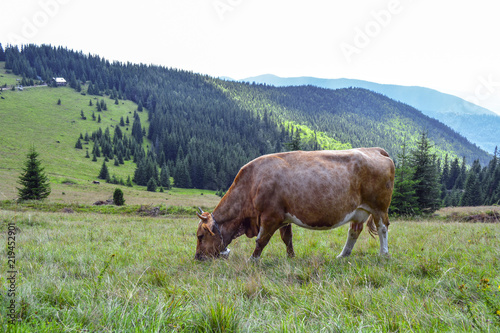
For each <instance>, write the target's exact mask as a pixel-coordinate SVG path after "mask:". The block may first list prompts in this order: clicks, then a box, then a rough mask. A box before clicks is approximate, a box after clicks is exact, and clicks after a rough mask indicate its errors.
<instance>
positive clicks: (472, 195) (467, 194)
mask: <svg viewBox="0 0 500 333" xmlns="http://www.w3.org/2000/svg"><path fill="white" fill-rule="evenodd" d="M481 204H482V199H481V188H480V184H479V181H478V179H477V175H476V173H475V172H474V171H473V170H471V171H470V173H469V176H468V177H467V180H466V181H465V189H464V194H463V195H462V199H461V200H460V206H480V205H481Z"/></svg>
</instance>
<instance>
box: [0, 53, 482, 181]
mask: <svg viewBox="0 0 500 333" xmlns="http://www.w3.org/2000/svg"><path fill="white" fill-rule="evenodd" d="M5 55H6V62H5V64H4V65H2V67H3V66H5V68H2V69H1V70H0V72H1V73H0V74H1V75H3V77H2V76H0V79H4V80H5V83H6V84H7V85H9V84H12V82H21V83H24V84H32V83H37V82H38V81H39V80H40V79H42V80H43V81H46V82H50V80H51V78H52V77H54V76H62V77H64V78H66V79H67V81H68V82H69V85H70V86H71V87H72V88H73V89H72V88H69V87H67V88H61V87H59V88H49V87H25V88H24V90H23V91H12V90H8V91H4V92H3V93H2V97H4V99H2V100H0V115H1V117H2V125H1V126H2V128H1V129H2V135H1V136H0V137H1V139H0V140H2V143H3V142H4V144H2V146H3V147H2V148H0V149H1V150H0V153H1V155H2V156H1V157H0V166H1V168H2V169H1V170H7V171H12V170H15V169H16V168H17V170H20V167H19V163H20V162H22V160H23V158H24V152H23V150H24V151H27V148H28V147H29V146H30V145H31V144H32V143H34V144H35V145H36V146H37V148H38V150H39V151H40V152H41V153H42V154H41V157H42V159H46V161H45V162H46V163H47V168H48V171H50V176H51V177H54V178H55V179H54V180H55V181H58V180H61V179H64V178H65V177H70V178H74V179H77V180H79V179H82V180H83V181H86V182H88V181H89V180H91V179H93V178H95V177H96V176H97V174H98V171H99V169H100V167H101V165H102V158H101V159H100V160H99V161H98V162H91V161H90V159H87V158H85V150H86V149H85V148H87V147H88V148H89V152H92V151H93V150H94V147H95V146H96V145H97V146H99V145H101V146H102V145H103V144H105V142H102V140H99V139H98V140H94V139H92V140H89V141H88V142H87V145H85V143H84V146H83V148H84V149H83V150H79V149H75V148H74V145H75V143H76V141H77V139H78V137H79V135H80V133H81V134H82V135H85V134H86V133H88V134H89V135H91V133H92V132H93V131H96V130H97V129H98V128H99V127H100V128H101V129H102V131H103V132H104V131H105V129H106V128H108V130H109V132H110V133H111V134H110V135H111V136H112V135H113V131H114V130H113V129H114V128H116V126H117V125H118V122H119V120H120V118H121V117H126V116H128V117H129V118H130V124H129V126H128V130H127V129H126V127H122V129H123V132H124V133H125V135H126V136H127V140H128V141H126V145H127V147H125V148H123V147H121V148H120V150H121V151H127V150H128V152H129V153H130V155H131V156H133V160H134V161H125V164H124V165H120V166H119V167H114V166H113V163H109V164H108V167H109V168H110V173H111V174H112V175H113V174H114V175H116V176H117V177H120V178H126V177H128V176H131V177H134V179H135V181H136V183H137V184H140V185H146V183H147V182H148V181H149V180H150V179H151V178H154V179H158V172H159V168H160V167H162V166H164V167H165V168H167V169H168V170H169V171H170V175H171V176H173V178H174V180H175V185H176V186H177V187H187V188H189V187H194V188H206V189H211V190H217V189H225V188H227V187H228V186H229V185H230V184H231V182H232V180H233V178H234V176H235V175H236V173H237V172H238V170H239V168H240V167H241V166H242V165H243V164H245V163H246V162H248V161H250V160H251V159H253V158H255V157H257V156H259V155H262V154H267V153H272V152H277V151H283V150H286V149H287V146H286V145H287V143H288V142H290V141H291V140H292V137H293V136H294V135H296V134H297V133H298V132H299V133H300V136H301V146H302V148H303V149H343V148H350V147H360V146H380V147H383V148H385V149H386V150H388V151H389V153H390V154H391V155H392V156H396V154H397V153H399V152H400V150H401V145H402V142H403V140H404V138H405V136H406V139H407V143H408V145H409V146H410V147H411V146H412V144H413V143H414V142H415V140H416V139H417V138H418V136H419V133H421V132H422V131H427V132H428V133H429V138H430V139H431V140H432V141H433V143H434V144H435V150H436V153H437V154H438V155H439V156H444V154H445V153H449V154H450V155H451V156H452V157H453V156H460V157H461V156H465V157H466V159H467V161H468V162H469V163H471V162H472V161H473V160H476V159H479V160H480V161H481V163H483V164H485V163H487V162H488V160H489V159H490V158H491V156H489V155H488V154H487V153H486V152H484V151H482V150H481V149H479V148H478V147H477V146H475V145H473V144H471V143H470V142H468V141H467V140H466V139H465V138H463V137H461V136H460V135H458V134H457V133H456V132H454V131H453V130H451V129H450V128H449V127H447V126H445V125H443V124H441V123H440V122H438V121H436V120H434V119H431V118H429V117H427V116H425V115H423V114H422V113H421V112H419V111H418V110H416V109H414V108H412V107H410V106H408V105H406V104H402V103H399V102H396V101H393V100H391V99H389V98H387V97H385V96H383V95H380V94H377V93H374V92H371V91H368V90H365V89H340V90H335V91H334V90H329V89H322V88H317V87H312V86H302V87H283V88H276V87H270V86H265V85H251V84H247V83H237V82H230V81H224V80H219V79H215V78H212V77H209V76H204V75H200V74H194V73H190V72H186V71H181V70H175V69H169V68H165V67H159V66H146V65H143V64H131V63H127V64H124V63H118V62H113V63H110V62H109V61H107V60H105V59H101V58H100V57H99V56H95V55H84V54H82V53H81V52H75V51H71V50H67V49H65V48H61V47H58V48H54V47H51V46H46V45H42V46H36V45H27V46H24V47H22V48H21V49H18V48H17V47H8V48H6V53H5ZM15 75H17V76H15ZM8 80H9V81H8ZM17 80H19V81H17ZM9 82H10V83H9ZM0 83H2V81H0ZM75 90H76V91H79V90H81V93H80V92H76V91H75ZM85 94H86V95H85ZM110 97H112V98H110ZM115 97H116V98H117V99H119V101H118V105H115V104H114V103H115ZM59 99H61V105H57V101H58V100H59ZM103 99H104V100H105V101H106V104H107V105H108V111H103V112H99V113H98V112H95V104H96V102H97V101H101V100H103ZM89 100H92V101H93V104H94V106H89ZM142 107H144V109H145V111H144V112H138V115H139V119H140V120H141V124H142V127H143V130H141V127H139V129H137V128H136V129H135V135H132V134H133V133H132V132H134V126H131V124H132V122H133V121H134V116H133V114H134V111H135V110H138V109H141V108H142ZM93 110H94V112H95V113H96V115H97V114H100V115H101V117H102V123H101V124H97V122H96V121H93V120H91V112H92V111H93ZM82 111H83V113H84V115H85V116H86V117H87V120H82V119H81V112H82ZM4 124H5V125H4ZM112 126H113V127H112ZM20 133H23V135H20ZM144 134H145V137H144V141H142V140H143V135H144ZM111 141H114V139H112V138H110V139H109V140H108V142H109V145H110V146H111V145H114V146H113V147H110V148H109V149H110V150H114V152H111V153H108V154H109V155H110V158H111V159H113V155H114V156H116V155H117V152H116V149H117V146H119V145H118V144H115V143H113V144H112V143H111ZM141 142H142V143H141ZM137 143H141V145H142V149H135V148H134V146H135V145H137ZM101 148H103V147H101ZM44 152H46V153H47V154H46V155H45V156H47V157H44V155H43V153H44ZM111 162H112V161H111ZM134 162H135V163H134ZM2 172H4V171H2ZM17 172H18V171H17ZM14 183H15V182H14ZM11 184H12V182H11ZM11 187H13V186H12V185H11Z"/></svg>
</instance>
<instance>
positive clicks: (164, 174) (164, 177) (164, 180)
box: [160, 164, 171, 189]
mask: <svg viewBox="0 0 500 333" xmlns="http://www.w3.org/2000/svg"><path fill="white" fill-rule="evenodd" d="M160 185H161V186H162V187H164V188H166V189H170V188H171V185H170V173H169V171H168V167H167V165H166V164H163V166H162V167H161V171H160Z"/></svg>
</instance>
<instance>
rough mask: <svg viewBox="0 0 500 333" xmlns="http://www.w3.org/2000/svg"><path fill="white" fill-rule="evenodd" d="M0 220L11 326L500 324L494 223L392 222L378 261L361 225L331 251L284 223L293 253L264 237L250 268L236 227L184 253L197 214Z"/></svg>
mask: <svg viewBox="0 0 500 333" xmlns="http://www.w3.org/2000/svg"><path fill="white" fill-rule="evenodd" d="M191 200H194V201H196V200H197V196H194V197H193V196H191ZM445 213H446V212H445ZM0 222H1V224H2V242H4V244H6V242H7V233H6V231H7V229H8V225H9V224H11V225H14V224H15V228H16V229H15V230H16V231H15V232H16V235H15V237H16V243H15V258H16V270H17V271H18V274H17V276H16V280H15V283H16V285H15V288H16V297H15V302H16V303H15V306H16V315H17V316H18V318H19V319H20V320H19V321H18V322H17V326H16V327H11V329H13V331H18V332H35V331H36V332H170V331H172V332H194V331H197V332H233V331H240V332H358V331H359V332H462V331H466V332H468V331H473V332H495V331H499V330H500V316H499V315H498V314H496V313H495V312H496V311H497V310H500V289H499V288H500V245H499V244H500V224H498V223H492V224H486V223H475V224H471V223H469V224H466V223H456V222H444V221H441V220H440V221H437V220H436V221H419V222H417V221H405V220H393V221H392V224H391V226H390V233H389V244H390V251H391V254H392V257H391V258H390V259H385V258H379V257H378V255H377V253H378V240H374V239H372V238H370V237H369V236H368V234H367V233H362V236H361V237H360V240H359V241H358V244H356V247H355V249H354V251H353V254H352V256H351V257H349V258H348V259H344V260H338V259H336V258H335V256H336V254H338V253H339V252H340V250H341V248H342V246H343V243H344V240H345V238H346V232H347V227H343V228H340V229H336V230H331V231H321V232H314V231H310V230H305V229H301V228H295V229H294V236H295V237H294V238H295V239H294V241H295V248H296V254H297V257H296V258H294V259H288V258H286V255H285V247H284V245H283V244H282V242H281V240H280V238H279V236H277V235H275V237H273V239H272V240H271V242H270V244H269V245H268V247H266V249H265V250H264V253H263V257H262V259H261V260H260V262H258V263H250V262H247V259H248V257H249V256H250V254H251V252H252V250H253V247H254V240H253V239H252V240H250V239H247V238H246V237H244V236H243V237H241V238H238V239H237V240H236V241H234V242H233V243H232V244H231V246H230V248H231V250H232V253H231V256H230V258H229V259H228V260H213V261H207V262H196V261H194V260H193V256H194V251H195V246H196V243H195V240H196V239H195V230H196V227H197V219H196V218H195V217H192V218H191V217H190V218H177V217H176V216H167V217H161V218H151V217H140V216H137V215H134V214H127V215H106V214H93V213H86V214H83V213H81V214H79V213H76V214H64V213H46V212H35V211H27V212H20V211H17V212H16V211H8V210H0ZM7 251H8V246H7V244H6V245H5V246H2V248H1V253H2V258H3V260H4V261H5V264H4V263H2V265H3V267H5V266H6V261H7V259H6V258H7ZM5 272H6V270H5V269H2V275H1V278H0V284H1V286H2V293H1V297H2V299H1V302H0V303H1V306H2V310H1V313H2V315H1V318H2V325H3V326H2V327H3V330H4V331H7V327H8V326H7V323H6V316H5V314H6V312H7V306H8V304H9V301H10V299H12V298H9V297H7V291H8V285H9V284H8V283H7V281H6V278H7V274H6V273H5ZM14 328H15V330H14Z"/></svg>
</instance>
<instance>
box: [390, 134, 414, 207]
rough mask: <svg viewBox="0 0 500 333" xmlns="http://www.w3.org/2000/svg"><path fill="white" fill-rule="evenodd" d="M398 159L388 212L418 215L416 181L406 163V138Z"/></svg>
mask: <svg viewBox="0 0 500 333" xmlns="http://www.w3.org/2000/svg"><path fill="white" fill-rule="evenodd" d="M398 160H399V163H398V165H397V167H396V175H395V180H394V191H393V193H392V201H391V206H390V207H389V212H390V214H395V215H403V216H410V215H418V214H420V208H419V205H418V202H417V195H416V190H415V188H416V186H417V184H418V181H416V180H413V179H412V177H413V170H412V168H411V167H410V166H409V163H408V156H407V154H406V139H405V140H404V142H403V152H402V153H401V154H399V155H398Z"/></svg>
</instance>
